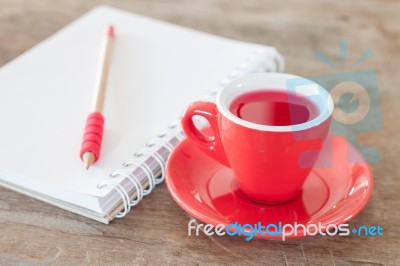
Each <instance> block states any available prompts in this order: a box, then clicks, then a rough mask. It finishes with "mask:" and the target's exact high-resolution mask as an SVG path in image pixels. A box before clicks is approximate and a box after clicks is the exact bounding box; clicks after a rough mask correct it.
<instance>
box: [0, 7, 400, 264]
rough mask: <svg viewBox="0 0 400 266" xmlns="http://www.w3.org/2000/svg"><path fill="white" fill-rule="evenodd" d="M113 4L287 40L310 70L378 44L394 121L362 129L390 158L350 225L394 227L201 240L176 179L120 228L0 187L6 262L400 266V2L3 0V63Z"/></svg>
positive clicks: (386, 112) (260, 38) (293, 58)
mask: <svg viewBox="0 0 400 266" xmlns="http://www.w3.org/2000/svg"><path fill="white" fill-rule="evenodd" d="M103 3H107V4H110V5H113V6H115V7H120V8H123V9H126V10H130V11H133V12H136V13H139V14H143V15H147V16H150V17H154V18H158V19H161V20H165V21H169V22H173V23H176V24H180V25H183V26H187V27H191V28H194V29H198V30H202V31H206V32H210V33H213V34H217V35H222V36H226V37H230V38H235V39H239V40H245V41H250V42H257V43H262V44H267V45H273V46H276V47H278V48H279V50H280V51H281V52H282V54H283V55H284V56H285V58H286V60H287V68H286V72H289V73H294V74H298V75H319V74H326V73H332V72H334V71H342V69H336V70H335V69H331V68H329V67H327V66H325V65H323V64H321V62H318V61H317V60H316V59H315V53H316V52H317V51H320V52H323V53H324V54H326V55H327V56H328V57H330V58H332V60H335V61H336V62H339V48H338V40H339V39H341V38H346V39H347V40H348V45H349V48H348V60H349V62H354V61H355V60H356V59H357V58H358V56H359V55H360V54H361V53H362V52H364V51H365V50H367V49H368V48H369V49H371V50H372V51H373V53H374V56H373V57H371V58H370V59H368V60H367V61H365V63H363V64H364V67H365V68H371V69H374V70H375V71H376V73H377V78H378V89H379V98H380V104H381V113H382V122H383V128H382V129H381V130H379V131H376V132H370V133H368V134H361V135H360V136H359V141H360V142H361V143H368V144H370V145H374V146H375V147H377V148H378V149H379V150H380V151H381V153H382V159H381V161H380V163H377V164H373V165H372V170H373V173H374V177H375V189H374V192H373V195H372V198H371V200H370V202H369V203H368V205H367V206H366V208H365V209H364V210H363V211H362V212H361V213H360V214H359V215H358V216H357V217H356V218H354V219H352V220H351V221H350V225H352V226H358V225H367V226H370V225H380V226H381V227H383V228H384V236H379V237H378V236H377V237H365V236H364V237H357V236H353V235H351V236H348V237H339V236H335V237H309V238H303V239H297V240H289V241H286V242H281V241H265V240H252V241H250V242H246V241H245V240H244V239H242V238H236V237H235V238H232V237H206V236H204V235H200V236H198V237H195V236H191V237H190V236H188V235H187V223H188V221H189V220H190V218H189V216H188V215H187V214H186V213H185V212H184V211H183V210H182V209H180V208H179V207H178V206H177V204H175V202H174V201H173V200H172V198H171V197H170V196H169V194H168V192H167V189H166V187H165V184H162V185H160V186H159V187H157V188H156V190H155V192H154V193H152V194H151V195H150V196H149V197H147V198H146V199H145V200H144V201H143V202H141V203H140V204H139V205H138V206H137V207H136V208H135V209H134V210H133V211H132V212H131V213H130V214H129V215H128V216H127V217H126V218H124V219H122V220H116V221H114V222H113V223H111V224H110V225H104V224H100V223H98V222H96V221H92V220H90V219H86V218H84V217H80V216H78V215H75V214H73V213H70V212H67V211H64V210H61V209H58V208H56V207H52V206H50V205H47V204H45V203H42V202H40V201H37V200H33V199H31V198H29V197H26V196H22V195H20V194H17V193H15V192H12V191H9V190H7V189H4V188H0V193H1V194H0V195H1V196H0V264H2V265H8V264H29V265H32V264H47V265H54V264H73V265H75V264H100V263H108V264H148V265H153V264H164V263H171V264H185V265H187V264H189V265H191V264H201V265H212V264H240V265H243V264H244V265H256V264H264V265H400V258H399V256H400V238H399V235H400V226H399V222H400V219H399V218H400V211H399V204H400V200H399V199H400V192H399V191H400V188H399V177H400V175H399V169H400V168H399V165H400V161H399V159H398V158H399V157H398V156H399V152H400V138H399V136H400V134H399V133H398V132H399V131H400V122H399V117H400V104H399V100H398V99H400V98H399V96H400V93H399V91H400V88H399V86H400V73H399V65H400V21H399V18H400V17H399V14H400V2H398V1H391V0H384V1H378V0H365V1H341V2H340V3H339V2H338V1H312V0H301V1H294V0H293V1H278V0H271V1H261V0H260V1H257V0H249V1H241V2H239V1H230V0H217V1H212V0H203V1H200V0H197V1H189V0H171V1H164V0H151V1H143V0H142V1H140V0H135V1H123V0H114V1H97V0H89V1H81V0H70V1H51V0H36V1H28V0H0V65H3V64H5V63H7V62H9V61H10V60H12V59H13V58H15V57H16V56H18V55H19V54H21V53H22V52H24V51H26V50H27V49H29V48H30V47H32V46H34V45H35V44H37V43H38V42H40V41H42V40H43V39H45V38H46V37H48V36H50V35H51V34H53V33H54V32H56V31H57V30H58V29H60V28H61V27H63V26H65V25H66V24H68V23H69V22H71V21H72V20H74V19H75V18H77V17H79V16H80V15H82V14H83V13H85V12H86V11H88V10H89V9H91V8H92V7H94V6H96V5H99V4H103ZM0 91H1V88H0ZM0 127H1V125H0ZM0 130H1V128H0Z"/></svg>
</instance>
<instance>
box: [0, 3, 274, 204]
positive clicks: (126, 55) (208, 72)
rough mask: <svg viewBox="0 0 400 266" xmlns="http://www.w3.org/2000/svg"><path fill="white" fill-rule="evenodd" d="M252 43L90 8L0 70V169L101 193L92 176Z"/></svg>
mask: <svg viewBox="0 0 400 266" xmlns="http://www.w3.org/2000/svg"><path fill="white" fill-rule="evenodd" d="M108 24H113V25H114V26H115V29H116V39H115V45H114V48H113V54H112V63H111V70H110V75H109V86H108V88H107V93H106V101H105V106H104V110H103V114H104V116H105V131H104V138H103V147H102V152H101V157H100V160H99V161H98V162H97V163H96V164H95V166H93V167H92V168H90V170H89V171H87V170H86V169H85V168H84V167H83V164H82V162H81V160H80V158H79V150H80V144H81V140H82V134H83V128H84V125H85V120H86V116H87V114H88V113H89V111H90V108H91V104H92V96H93V92H94V84H95V78H96V70H97V64H98V55H99V52H100V51H99V50H100V44H101V40H102V38H103V34H104V30H105V28H106V27H107V25H108ZM259 47H260V46H258V45H254V44H247V43H242V42H237V41H231V40H228V39H224V38H220V37H215V36H212V35H208V34H204V33H199V32H196V31H192V30H189V29H185V28H182V27H179V26H174V25H171V24H167V23H164V22H159V21H156V20H152V19H148V18H145V17H142V16H137V15H133V14H131V13H127V12H123V11H119V10H116V9H113V8H108V7H100V8H97V9H95V10H93V11H91V12H90V13H88V14H87V15H85V16H84V17H82V18H80V19H79V20H77V21H76V22H74V23H72V24H71V25H70V26H68V27H66V28H65V29H63V30H61V31H60V32H58V33H57V34H55V35H54V36H52V37H51V38H49V39H48V40H46V41H44V42H43V43H42V44H40V45H38V46H37V47H35V48H34V49H32V50H30V51H28V52H27V53H25V54H23V55H22V56H20V57H19V58H17V59H16V60H14V61H13V62H11V63H9V64H8V65H6V66H5V67H3V68H2V69H1V70H0V175H1V172H2V170H4V171H7V172H11V173H14V174H15V175H16V176H18V177H19V178H18V180H15V178H14V180H11V182H15V183H19V184H21V183H22V184H23V183H24V182H25V181H26V180H30V182H33V183H36V184H38V186H39V187H40V184H46V185H47V186H49V187H58V188H59V189H64V190H68V191H73V192H77V193H83V194H90V195H97V196H103V195H105V194H106V193H108V190H107V189H103V190H98V189H97V188H96V186H97V184H98V183H100V182H101V181H102V180H104V179H105V178H107V177H108V175H109V173H110V172H112V171H113V170H115V169H117V168H119V167H120V166H121V163H122V162H123V161H125V160H127V159H129V158H130V156H132V154H133V153H134V152H135V151H137V150H139V149H140V148H142V147H143V146H144V145H145V143H146V141H148V140H149V139H151V138H152V137H154V136H155V135H156V134H157V133H158V132H160V131H162V130H163V129H164V128H165V127H166V126H167V124H169V123H170V122H171V121H172V120H174V119H176V118H177V117H178V116H179V115H180V114H181V113H182V111H183V109H184V107H185V106H186V105H187V104H188V103H190V102H192V101H194V100H197V99H199V97H200V96H202V95H204V94H205V93H206V92H207V91H208V90H209V89H210V88H212V87H213V86H214V85H215V84H216V83H217V82H218V81H220V80H221V78H223V77H224V76H225V75H226V74H227V73H228V72H230V71H231V70H232V69H233V68H234V67H235V66H236V65H237V64H239V63H241V62H243V60H245V58H246V57H248V56H249V54H250V53H251V52H252V51H253V50H254V49H256V48H259ZM262 47H263V48H266V47H264V46H262ZM267 49H268V48H267ZM271 51H273V49H272V48H271ZM1 178H3V179H7V176H4V174H3V175H2V176H1ZM8 181H10V180H8ZM46 193H48V192H46ZM53 196H57V195H53ZM59 197H62V196H59Z"/></svg>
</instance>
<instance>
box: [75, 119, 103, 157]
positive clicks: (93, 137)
mask: <svg viewBox="0 0 400 266" xmlns="http://www.w3.org/2000/svg"><path fill="white" fill-rule="evenodd" d="M103 126H104V117H103V115H102V114H101V113H98V112H95V113H91V114H89V116H88V118H87V120H86V126H85V133H84V134H83V141H82V145H81V152H80V157H81V159H82V157H83V154H84V153H85V152H91V153H93V154H94V156H95V160H94V162H95V161H97V159H98V158H99V156H100V149H101V141H102V139H103Z"/></svg>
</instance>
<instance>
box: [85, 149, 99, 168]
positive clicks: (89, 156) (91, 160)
mask: <svg viewBox="0 0 400 266" xmlns="http://www.w3.org/2000/svg"><path fill="white" fill-rule="evenodd" d="M95 159H96V157H95V156H94V154H93V153H92V152H85V153H84V154H83V156H82V160H83V165H84V166H85V168H86V170H89V168H90V166H91V165H92V164H93V163H94V161H95Z"/></svg>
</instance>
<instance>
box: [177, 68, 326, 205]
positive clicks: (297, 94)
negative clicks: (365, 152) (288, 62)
mask: <svg viewBox="0 0 400 266" xmlns="http://www.w3.org/2000/svg"><path fill="white" fill-rule="evenodd" d="M296 79H300V80H304V79H303V78H300V77H298V76H294V75H290V74H283V73H260V74H252V75H248V76H245V77H242V78H239V79H237V80H235V81H233V82H231V83H229V84H228V85H226V86H225V87H224V88H222V89H221V91H220V92H219V93H218V95H217V100H216V103H215V104H214V103H211V102H194V103H192V104H191V105H189V106H188V107H187V109H186V110H185V112H184V114H183V117H182V121H181V122H182V127H183V130H184V132H185V134H186V136H187V137H188V139H189V141H191V142H193V144H195V145H196V146H197V147H199V148H200V149H202V150H203V151H204V152H205V153H206V154H207V155H209V156H211V157H212V158H214V159H215V160H217V161H219V162H220V163H222V164H224V165H226V166H228V167H230V168H231V169H232V170H233V172H234V174H235V176H236V179H237V184H238V186H239V189H240V190H241V191H242V192H243V193H244V194H246V195H247V196H248V197H249V198H251V199H253V200H256V201H260V202H262V203H272V204H276V203H282V202H285V201H288V200H290V199H292V198H294V197H295V196H296V195H297V194H298V193H299V192H300V191H301V187H302V185H303V183H304V181H305V180H306V178H307V176H308V175H309V173H310V171H311V169H312V167H313V165H314V163H315V161H316V159H317V157H318V154H319V151H320V149H321V147H322V143H323V141H324V140H325V138H326V136H327V133H328V131H329V126H330V121H331V117H332V111H333V101H332V98H331V96H330V94H329V93H328V92H327V91H326V90H325V89H324V88H322V87H321V86H319V85H318V84H316V83H314V82H312V81H309V80H307V82H306V84H307V85H301V86H297V87H295V90H294V91H288V88H287V84H288V81H290V80H296ZM258 92H260V93H268V92H271V93H272V94H273V93H275V94H276V93H277V92H279V93H286V95H288V99H289V101H291V100H293V102H296V104H304V105H305V106H304V107H305V108H307V111H309V119H307V120H306V121H304V122H303V123H298V124H290V125H268V124H259V123H255V122H252V121H248V120H246V118H243V117H242V118H241V117H239V116H238V115H237V114H234V113H232V112H231V110H230V107H231V104H232V102H234V100H235V99H238V97H240V96H243V95H245V94H249V93H258ZM282 95H283V94H282ZM304 99H307V101H305V100H304ZM274 115H279V113H277V114H274ZM193 116H202V117H204V118H205V119H207V120H208V122H209V123H210V126H211V129H212V136H207V135H205V134H203V133H202V132H201V131H200V130H199V129H198V128H196V126H195V124H194V122H193Z"/></svg>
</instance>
